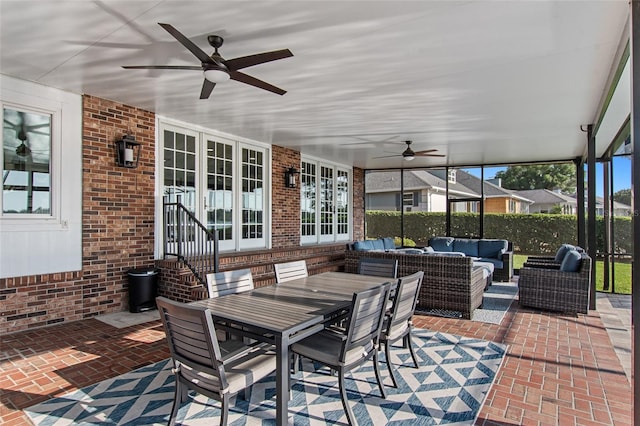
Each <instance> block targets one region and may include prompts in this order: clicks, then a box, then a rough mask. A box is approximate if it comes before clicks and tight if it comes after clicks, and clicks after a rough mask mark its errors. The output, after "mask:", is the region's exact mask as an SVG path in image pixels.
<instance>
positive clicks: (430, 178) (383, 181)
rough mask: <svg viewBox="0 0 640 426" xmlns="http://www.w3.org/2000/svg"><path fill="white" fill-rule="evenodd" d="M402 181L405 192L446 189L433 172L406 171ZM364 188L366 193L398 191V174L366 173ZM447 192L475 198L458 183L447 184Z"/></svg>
mask: <svg viewBox="0 0 640 426" xmlns="http://www.w3.org/2000/svg"><path fill="white" fill-rule="evenodd" d="M436 172H437V171H436ZM403 179H404V182H403V183H404V190H405V191H411V190H419V189H425V188H429V189H433V190H437V191H443V192H444V190H445V187H446V182H445V180H444V179H443V178H442V176H440V174H439V173H435V172H434V171H426V170H411V171H407V172H405V173H404V177H403ZM365 188H366V192H367V193H374V192H392V191H400V172H399V171H397V170H395V171H394V170H391V171H380V172H378V171H376V172H375V173H367V174H366V175H365ZM449 191H450V192H454V193H456V194H459V195H465V196H469V197H473V196H476V194H475V193H474V191H472V190H470V189H469V188H467V187H465V186H464V185H461V184H460V183H454V184H449Z"/></svg>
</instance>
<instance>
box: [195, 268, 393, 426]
mask: <svg viewBox="0 0 640 426" xmlns="http://www.w3.org/2000/svg"><path fill="white" fill-rule="evenodd" d="M385 282H389V278H385V277H376V276H369V275H359V274H350V273H344V272H325V273H321V274H317V275H311V276H308V277H305V278H298V279H295V280H291V281H287V282H283V283H280V284H275V285H272V286H266V287H259V288H256V289H254V290H250V291H247V292H243V293H236V294H230V295H226V296H222V297H217V298H212V299H205V300H199V301H196V302H191V303H192V304H194V305H198V306H204V307H206V308H209V309H210V310H211V312H212V315H213V319H214V321H216V322H221V323H227V324H232V325H235V326H239V327H242V329H243V330H244V331H245V332H248V333H249V335H250V336H251V337H254V338H256V339H259V340H262V341H267V342H271V343H273V344H274V345H275V350H276V362H277V365H276V424H278V425H286V424H287V422H288V409H289V408H288V407H289V379H290V377H289V371H290V362H289V346H290V345H291V344H292V343H295V342H297V341H299V340H301V339H304V338H305V337H308V336H310V335H312V334H315V333H317V332H319V331H321V330H322V329H323V328H324V324H325V322H327V321H329V320H331V319H332V318H334V317H335V316H336V315H337V314H338V313H340V312H342V311H344V310H345V309H348V308H349V307H350V305H351V299H352V297H353V293H354V292H356V291H360V290H365V289H368V288H371V287H375V286H377V285H380V284H383V283H385Z"/></svg>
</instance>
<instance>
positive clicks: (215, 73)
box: [204, 68, 231, 83]
mask: <svg viewBox="0 0 640 426" xmlns="http://www.w3.org/2000/svg"><path fill="white" fill-rule="evenodd" d="M204 78H206V79H207V80H209V81H210V82H212V83H224V82H225V81H228V80H229V79H230V78H231V76H230V75H229V73H228V72H226V71H224V70H220V69H215V68H212V69H208V70H204Z"/></svg>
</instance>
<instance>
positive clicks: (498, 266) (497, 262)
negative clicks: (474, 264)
mask: <svg viewBox="0 0 640 426" xmlns="http://www.w3.org/2000/svg"><path fill="white" fill-rule="evenodd" d="M478 261H480V262H486V263H491V264H492V265H493V267H494V269H502V268H503V267H504V262H503V261H502V260H498V259H494V258H492V257H480V258H478Z"/></svg>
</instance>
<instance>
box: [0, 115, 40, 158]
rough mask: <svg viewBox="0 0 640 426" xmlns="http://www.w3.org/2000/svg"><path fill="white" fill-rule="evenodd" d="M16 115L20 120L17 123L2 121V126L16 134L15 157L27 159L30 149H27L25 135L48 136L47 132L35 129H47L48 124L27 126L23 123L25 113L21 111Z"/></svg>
mask: <svg viewBox="0 0 640 426" xmlns="http://www.w3.org/2000/svg"><path fill="white" fill-rule="evenodd" d="M17 115H18V117H19V118H20V121H19V122H18V123H13V122H11V121H10V120H7V119H6V118H5V119H4V124H5V126H6V127H7V128H10V129H12V130H14V131H15V132H16V138H17V139H18V140H19V141H20V145H18V146H17V147H16V150H15V152H16V155H17V156H18V157H23V158H24V157H29V156H30V155H31V153H32V150H31V148H29V145H28V144H27V142H28V137H27V133H34V134H39V135H47V136H48V135H49V133H48V132H42V131H38V130H37V129H41V128H48V127H49V123H41V124H32V125H28V124H26V123H25V113H24V112H22V111H17Z"/></svg>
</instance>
